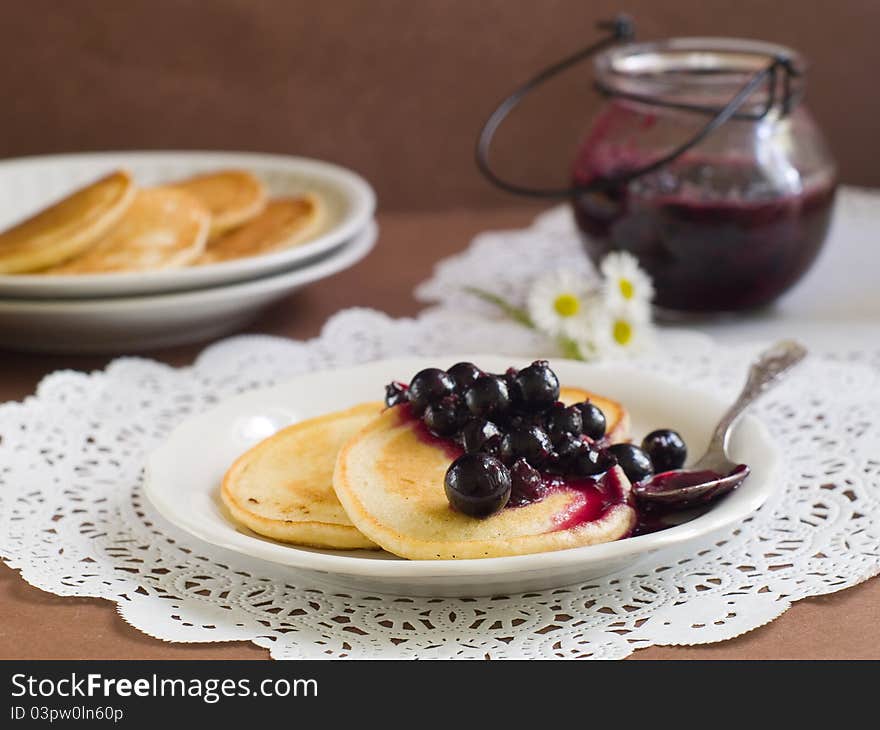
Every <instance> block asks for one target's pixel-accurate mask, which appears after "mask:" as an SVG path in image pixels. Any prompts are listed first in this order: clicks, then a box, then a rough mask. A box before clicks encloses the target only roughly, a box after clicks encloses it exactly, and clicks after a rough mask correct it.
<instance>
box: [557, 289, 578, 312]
mask: <svg viewBox="0 0 880 730" xmlns="http://www.w3.org/2000/svg"><path fill="white" fill-rule="evenodd" d="M580 308H581V300H580V299H578V298H577V297H576V296H575V295H574V294H560V295H559V296H558V297H556V299H554V300H553V309H555V310H556V314H558V315H559V316H560V317H574V315H576V314H577V313H578V312H579V311H580Z"/></svg>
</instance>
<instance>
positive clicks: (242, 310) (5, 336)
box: [0, 222, 378, 353]
mask: <svg viewBox="0 0 880 730" xmlns="http://www.w3.org/2000/svg"><path fill="white" fill-rule="evenodd" d="M377 232H378V227H377V225H376V223H375V222H370V223H368V224H367V227H366V228H365V229H364V230H363V231H362V232H361V233H360V234H358V235H357V236H355V237H354V238H353V239H352V240H351V241H349V242H347V243H345V244H343V245H342V246H341V247H340V248H338V249H337V250H335V251H333V252H332V253H331V254H329V255H327V256H325V257H323V258H321V259H319V260H317V261H315V262H313V263H311V264H308V265H307V266H302V267H298V268H294V269H293V270H291V271H282V272H281V273H276V274H272V275H270V276H265V277H263V278H261V279H254V280H252V281H246V282H242V283H236V284H227V285H226V286H219V287H213V288H210V289H198V290H196V291H187V292H180V293H172V294H154V295H150V296H138V297H120V298H112V299H58V300H48V301H39V300H30V299H4V300H0V347H6V348H9V349H14V350H32V351H41V352H68V353H85V352H127V353H130V352H136V351H139V350H151V349H154V348H158V347H170V346H172V345H181V344H184V343H187V342H197V341H200V340H207V339H211V338H214V337H219V336H220V335H224V334H227V333H229V332H233V331H235V330H237V329H240V328H242V327H244V326H245V325H247V324H248V323H249V322H250V321H251V320H253V319H254V318H255V317H256V316H257V315H258V314H259V313H260V311H261V310H262V309H264V308H265V307H267V306H269V305H270V304H272V303H273V302H276V301H278V300H279V299H282V298H284V297H285V296H287V295H288V294H290V293H291V292H293V291H294V290H296V289H299V288H300V287H302V286H305V285H306V284H310V283H312V282H314V281H318V280H319V279H323V278H326V277H328V276H331V275H332V274H335V273H337V272H339V271H342V270H343V269H347V268H348V267H350V266H353V265H354V264H356V263H357V262H358V261H360V260H361V259H362V258H364V256H366V255H367V254H368V253H369V252H370V250H371V249H372V248H373V245H374V244H375V242H376V236H377Z"/></svg>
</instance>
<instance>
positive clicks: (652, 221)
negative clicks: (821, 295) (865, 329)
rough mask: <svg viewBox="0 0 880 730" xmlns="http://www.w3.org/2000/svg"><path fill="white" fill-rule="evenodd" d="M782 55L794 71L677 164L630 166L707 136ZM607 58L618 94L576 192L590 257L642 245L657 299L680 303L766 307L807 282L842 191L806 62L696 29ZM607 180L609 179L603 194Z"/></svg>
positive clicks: (611, 96)
mask: <svg viewBox="0 0 880 730" xmlns="http://www.w3.org/2000/svg"><path fill="white" fill-rule="evenodd" d="M768 58H782V59H786V64H787V65H788V67H787V68H786V69H785V70H784V72H780V73H778V74H768V78H767V79H766V80H764V81H761V82H760V83H757V84H756V85H755V88H754V90H752V91H751V92H750V93H748V94H745V95H744V96H743V100H742V104H741V105H740V107H739V109H738V110H737V113H736V114H734V115H733V116H732V117H731V118H730V119H728V120H727V121H725V122H724V123H723V124H720V125H719V126H717V128H715V129H714V130H712V131H711V132H710V133H708V134H706V135H705V137H704V138H703V139H701V140H700V141H699V142H698V143H696V144H693V145H692V146H690V148H689V149H687V150H686V151H684V152H683V153H682V154H680V155H674V156H673V158H672V159H671V160H670V161H669V162H668V163H666V164H663V165H661V166H659V167H658V168H657V169H654V170H649V171H646V172H644V173H643V174H636V175H635V176H632V175H628V173H631V172H633V171H635V172H638V171H640V170H644V169H645V168H646V167H648V166H650V163H651V162H652V161H655V160H657V159H658V158H661V157H664V156H668V155H669V152H670V151H671V150H675V148H676V147H677V146H679V145H681V144H682V142H683V141H684V140H688V139H693V138H694V136H695V135H697V134H699V132H700V130H701V129H702V128H703V127H704V126H705V125H706V119H707V115H708V114H712V113H713V112H714V111H716V110H718V109H721V108H723V107H724V106H725V105H726V104H728V102H729V100H730V99H731V98H732V97H734V96H735V95H736V94H737V93H738V92H739V91H740V90H741V89H742V88H743V86H744V84H746V83H747V82H748V80H749V79H750V78H754V74H755V73H756V72H759V71H760V70H761V69H762V68H764V67H766V64H767V60H768ZM595 68H596V75H597V85H598V86H599V88H600V89H602V90H603V91H605V92H606V95H607V101H606V103H605V104H604V105H603V107H602V108H601V109H600V111H599V113H598V114H597V116H596V117H595V119H594V120H593V123H592V126H591V127H590V129H589V131H588V133H587V135H586V137H585V139H584V141H583V143H582V144H581V146H580V150H579V152H578V154H577V158H576V161H575V163H574V170H573V180H574V185H575V188H576V191H575V192H574V193H573V196H572V204H573V206H574V213H575V219H576V221H577V225H578V228H579V229H580V231H581V234H582V238H583V243H584V246H585V247H586V250H587V253H588V254H589V255H590V257H591V258H592V259H593V260H594V261H598V260H600V259H601V258H602V257H603V256H604V255H605V254H606V253H608V252H609V251H629V252H630V253H632V254H633V255H635V256H636V257H637V258H638V260H639V263H640V264H641V266H642V267H643V268H644V269H645V270H646V271H647V272H648V273H649V274H650V275H651V277H652V278H653V281H654V287H655V289H656V298H655V304H656V306H657V307H658V308H659V309H660V310H661V311H663V310H665V311H667V312H671V313H672V312H734V311H740V310H746V309H752V308H756V307H761V306H763V305H766V304H768V303H770V302H772V301H773V300H775V299H776V298H777V297H779V296H780V295H781V294H782V293H783V292H784V291H786V290H787V289H788V288H789V287H791V286H792V285H794V284H795V283H796V282H797V281H798V280H799V279H800V278H801V277H802V276H803V275H804V274H805V273H806V271H807V270H808V269H809V268H810V266H811V264H812V263H813V261H814V260H815V259H816V256H817V254H818V253H819V250H820V248H821V247H822V244H823V242H824V240H825V237H826V233H827V231H828V226H829V223H830V219H831V211H832V204H833V201H834V194H835V189H836V176H835V167H834V163H833V162H832V159H831V157H830V155H829V153H828V150H827V148H826V145H825V142H824V141H823V139H822V135H821V133H820V131H819V129H818V127H817V126H816V123H815V122H814V121H813V118H812V117H811V116H810V113H809V112H808V111H807V109H806V107H805V106H804V104H803V103H802V101H801V99H802V97H803V91H804V85H805V74H804V71H805V69H804V62H803V59H802V58H801V57H800V56H799V55H798V54H797V53H795V52H794V51H792V50H790V49H787V48H783V47H780V46H774V45H771V44H766V43H758V42H754V41H745V40H735V39H699V38H692V39H689V38H682V39H671V40H668V41H664V42H659V43H645V44H628V45H624V46H618V47H615V48H612V49H610V50H607V51H605V52H603V53H602V54H600V55H598V56H597V57H596V59H595ZM615 178H617V179H618V180H619V182H616V183H615V182H614V180H615ZM597 180H605V181H607V182H608V184H606V185H604V186H600V187H597V188H596V189H594V190H590V183H592V182H594V181H597ZM578 188H579V189H581V190H582V192H577V189H578Z"/></svg>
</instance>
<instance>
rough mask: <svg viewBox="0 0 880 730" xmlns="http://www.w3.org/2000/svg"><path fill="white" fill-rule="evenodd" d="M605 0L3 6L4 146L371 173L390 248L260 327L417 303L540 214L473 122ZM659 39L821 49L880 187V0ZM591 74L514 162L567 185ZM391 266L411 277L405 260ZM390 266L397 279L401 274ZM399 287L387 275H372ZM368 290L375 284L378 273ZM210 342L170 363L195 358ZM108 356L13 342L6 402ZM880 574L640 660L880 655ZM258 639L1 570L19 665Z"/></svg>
mask: <svg viewBox="0 0 880 730" xmlns="http://www.w3.org/2000/svg"><path fill="white" fill-rule="evenodd" d="M618 8H619V6H618V5H617V4H616V3H614V2H607V1H605V0H594V1H593V2H585V1H584V0H544V1H543V2H527V1H526V0H508V1H507V2H501V1H500V0H493V1H491V2H485V1H484V2H467V1H465V0H456V1H447V2H440V1H439V0H438V1H435V2H412V1H410V2H406V1H404V0H378V1H375V2H366V1H364V2H353V1H350V0H345V1H342V0H334V1H332V2H315V0H310V1H309V2H282V1H281V0H271V1H265V2H261V1H259V0H201V1H200V2H194V1H192V0H177V1H175V2H170V1H168V0H163V1H156V0H154V1H147V0H124V1H123V2H120V1H119V0H78V1H77V2H75V3H72V2H71V3H64V2H58V1H54V2H51V1H50V0H28V2H26V3H24V2H23V3H13V2H5V3H2V7H0V29H2V31H3V39H2V43H0V99H2V100H3V107H2V110H3V111H2V116H0V157H8V156H17V155H24V154H43V153H47V152H65V151H78V150H95V149H135V148H153V149H160V148H188V149H211V148H219V149H241V150H261V151H270V152H284V153H293V154H302V155H308V156H314V157H320V158H325V159H330V160H336V161H339V162H341V163H343V164H345V165H348V166H351V167H354V168H355V169H358V170H359V171H361V172H362V173H363V174H365V175H366V176H367V177H368V178H369V179H370V180H371V181H372V182H373V183H374V185H375V186H376V187H377V189H378V192H379V197H380V208H381V211H382V212H381V213H380V216H379V223H380V228H381V231H382V234H381V240H380V245H379V248H378V249H377V251H376V252H375V253H374V254H373V255H372V256H370V257H369V258H368V259H367V260H365V261H364V262H362V263H360V264H359V265H358V266H356V267H354V268H353V269H351V270H350V271H347V272H344V273H342V274H340V275H338V276H336V277H334V278H332V279H330V280H328V282H326V283H322V284H321V285H320V286H313V287H309V288H307V289H306V290H304V291H302V292H299V293H297V294H295V295H294V296H293V297H291V298H290V299H288V300H286V301H284V302H282V303H280V304H279V305H277V306H276V307H274V308H273V309H272V310H270V311H269V312H267V313H266V315H265V316H264V317H263V318H262V319H261V320H260V321H259V322H257V323H256V324H255V325H254V326H253V327H252V328H251V329H252V331H255V332H267V333H274V334H282V335H287V336H293V337H300V338H301V337H311V336H314V335H315V334H317V332H318V331H319V329H320V326H321V323H322V322H323V321H324V320H325V319H326V318H327V317H328V316H329V315H330V314H332V313H333V312H334V311H336V310H337V309H339V308H342V307H347V306H353V305H365V306H372V307H377V308H379V309H383V310H385V311H387V312H389V313H390V314H392V315H395V316H400V315H409V314H413V313H414V312H415V311H416V310H417V306H418V305H417V303H416V302H415V301H414V300H413V299H412V297H411V291H412V288H413V286H414V285H415V284H416V283H417V282H419V281H420V280H422V279H424V278H426V277H427V276H428V274H429V273H430V269H431V266H432V264H433V262H434V261H435V260H436V259H437V258H439V257H442V256H447V255H449V254H451V253H453V252H454V251H456V250H458V249H460V248H462V247H463V246H465V245H466V244H467V243H468V241H469V240H470V239H471V238H472V237H473V236H474V235H475V234H476V233H478V232H479V231H481V230H485V229H490V228H500V227H508V226H523V225H525V224H527V223H528V221H529V220H530V219H531V217H532V216H533V215H534V214H535V212H536V210H537V209H536V208H535V207H534V205H533V204H531V203H524V202H522V201H518V200H516V199H511V198H509V197H507V196H505V195H503V194H501V193H498V192H496V191H494V190H493V189H491V188H490V187H489V186H488V185H487V184H486V183H485V182H484V181H483V180H482V179H481V178H480V177H479V175H478V174H477V173H476V172H475V170H474V167H473V163H472V148H473V141H474V138H475V135H476V131H477V129H478V127H479V125H480V123H481V122H482V120H483V119H484V117H485V116H486V115H487V114H488V113H489V111H491V108H492V107H493V105H494V102H495V101H496V100H497V99H498V98H499V97H500V96H501V95H503V94H504V93H506V92H507V91H508V90H509V89H510V87H511V85H512V84H514V83H516V82H517V81H520V80H522V79H523V78H525V77H527V76H528V75H529V74H530V72H532V71H533V70H535V69H536V68H538V67H540V66H541V65H543V64H546V63H548V62H551V61H553V60H556V59H557V58H558V57H560V56H562V55H564V54H565V53H567V52H569V51H571V50H573V49H576V48H578V47H579V46H581V45H583V44H585V43H586V42H588V41H589V39H590V38H591V37H592V36H593V25H594V22H595V20H596V19H598V18H601V17H608V16H610V15H612V14H613V13H614V12H615V11H616V10H618ZM626 10H628V11H629V12H630V13H632V14H633V15H634V16H636V18H637V21H638V28H639V36H640V37H641V38H643V39H647V38H656V37H662V36H668V35H672V34H678V35H685V34H703V35H713V34H714V35H721V34H723V35H739V36H750V37H759V38H764V39H769V40H774V41H778V42H782V43H786V44H789V45H792V46H794V47H796V48H798V49H800V50H801V51H803V52H804V53H805V54H806V55H807V56H808V57H809V58H810V59H811V60H812V62H813V64H814V71H813V74H812V78H811V81H810V88H809V100H810V105H811V106H812V107H813V109H814V111H815V113H816V115H817V117H818V118H819V120H820V123H821V124H822V125H823V127H824V128H825V130H826V132H827V134H828V137H829V139H830V142H831V146H832V148H833V149H834V151H835V153H836V156H837V159H838V161H839V163H840V166H841V171H842V178H843V179H844V181H846V182H850V183H856V184H864V185H880V166H878V164H877V162H878V159H877V154H876V150H877V142H876V122H875V120H876V119H877V118H878V112H880V95H878V94H876V91H875V90H876V74H877V70H878V61H880V51H878V45H877V38H876V31H877V28H878V27H880V3H877V2H872V0H848V1H846V2H830V1H828V2H821V1H819V0H775V1H774V2H760V1H758V0H736V1H730V2H721V1H720V0H718V1H713V2H699V1H698V0H665V1H664V2H657V1H654V2H651V1H648V0H639V1H636V0H631V1H630V2H628V3H627V7H626ZM589 79H590V74H589V71H588V69H586V68H585V69H584V70H583V71H581V72H579V73H574V74H572V75H571V76H570V77H569V78H568V79H566V80H564V81H561V82H559V83H556V84H554V85H553V87H552V88H549V89H548V90H547V91H546V92H545V93H543V94H542V98H539V99H536V104H534V105H532V106H531V107H530V108H529V109H527V110H525V111H524V113H523V114H522V115H520V116H518V118H517V119H516V122H515V124H514V125H513V126H512V127H511V128H510V130H509V131H508V134H506V135H505V136H504V138H503V139H502V140H501V143H502V144H501V147H502V151H501V154H500V157H501V158H502V159H503V160H504V162H505V164H506V168H507V169H508V170H509V171H510V172H511V174H514V173H515V174H519V175H522V176H524V177H528V178H529V179H531V180H536V181H543V182H549V181H555V180H558V179H559V178H560V177H561V176H563V175H564V174H565V171H566V170H567V168H568V164H569V158H570V157H571V152H572V148H573V145H574V144H575V142H576V140H577V138H578V135H579V133H580V131H581V130H582V128H583V124H584V122H585V120H586V119H587V118H588V116H589V114H590V111H591V109H592V108H593V105H594V104H595V100H594V99H593V98H592V96H591V94H590V92H589ZM389 261H391V262H394V265H393V271H391V270H390V268H389V264H388V262H389ZM389 273H392V274H393V275H391V276H389ZM377 281H381V282H382V286H381V287H377V286H375V282H377ZM371 284H373V285H372V286H371ZM200 347H201V346H193V347H188V348H180V349H176V350H173V351H165V352H161V353H149V355H151V356H153V357H157V358H160V359H162V360H164V361H167V362H169V363H172V364H175V365H182V364H186V363H188V362H190V361H191V360H192V358H193V357H194V356H195V354H196V353H197V352H198V350H199V349H200ZM105 363H106V358H100V357H90V358H85V357H81V358H71V357H66V358H60V357H48V356H32V355H20V354H13V353H4V352H0V402H3V401H6V400H20V399H22V398H24V397H25V396H27V395H28V394H30V393H32V392H33V390H34V388H35V387H36V384H37V383H38V381H39V379H40V378H41V377H42V376H43V375H45V374H46V373H48V372H51V371H52V370H56V369H59V368H62V367H73V368H77V369H84V370H88V369H93V368H100V367H103V366H104V365H105ZM878 602H880V581H876V580H875V581H869V582H868V583H866V584H864V585H862V586H859V587H857V588H854V589H851V590H848V591H844V592H842V593H839V594H835V595H832V596H828V597H824V598H818V599H810V600H807V601H803V602H801V603H799V604H797V605H795V606H794V607H793V608H792V609H791V610H790V611H789V612H788V613H787V614H785V615H784V616H783V617H782V618H780V619H779V620H777V621H775V622H773V623H772V624H770V625H768V626H765V627H762V628H760V629H758V630H756V631H754V632H751V633H750V634H748V635H746V636H744V637H741V638H738V639H734V640H732V641H729V642H725V643H722V644H713V645H710V646H706V647H694V648H663V647H655V648H651V649H646V650H644V651H640V652H638V653H637V654H636V658H660V657H671V658H686V657H697V658H716V657H717V658H815V657H820V658H831V657H848V658H873V659H878V658H880V622H877V621H876V605H877V604H878ZM265 656H266V652H265V651H264V650H262V649H258V648H257V647H254V646H253V645H251V644H246V643H233V644H223V645H211V644H208V645H179V644H165V643H162V642H158V641H155V640H153V639H150V638H149V637H146V636H145V635H143V634H140V633H139V632H137V631H135V630H133V629H131V628H130V627H128V626H127V625H125V624H124V623H123V622H122V621H121V620H120V619H119V618H118V616H116V614H115V612H114V610H113V608H112V606H111V605H110V604H109V603H106V602H103V601H98V600H93V599H72V598H60V597H57V596H53V595H50V594H47V593H43V592H41V591H39V590H37V589H35V588H32V587H30V586H28V585H27V584H25V583H24V582H23V581H21V580H20V578H19V577H18V576H17V575H16V574H15V573H14V571H12V570H10V569H8V568H6V567H4V566H0V657H2V658H27V657H32V658H50V657H67V658H101V657H106V658H140V657H143V658H159V657H168V658H202V657H204V658H207V657H253V658H260V657H265Z"/></svg>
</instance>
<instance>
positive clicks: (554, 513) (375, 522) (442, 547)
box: [333, 388, 636, 560]
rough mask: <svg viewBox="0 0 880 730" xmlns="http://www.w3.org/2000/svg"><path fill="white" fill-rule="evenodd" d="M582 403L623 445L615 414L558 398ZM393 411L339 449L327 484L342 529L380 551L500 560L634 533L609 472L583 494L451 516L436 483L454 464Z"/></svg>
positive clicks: (620, 487)
mask: <svg viewBox="0 0 880 730" xmlns="http://www.w3.org/2000/svg"><path fill="white" fill-rule="evenodd" d="M587 398H589V399H590V400H591V401H592V402H593V403H595V404H596V405H597V406H599V407H600V408H602V409H603V410H606V409H607V411H606V413H607V415H608V416H610V417H609V418H608V422H609V432H610V433H612V434H614V437H615V438H618V439H619V438H623V437H624V436H625V434H624V431H623V428H622V424H623V422H624V421H625V420H626V417H625V411H624V410H623V408H622V407H621V406H619V405H617V404H612V402H610V401H607V400H606V399H601V398H599V397H596V396H592V395H591V394H589V393H587V392H585V391H579V390H577V389H572V388H563V389H562V392H561V394H560V400H562V401H563V402H565V403H569V404H570V403H575V402H580V401H583V400H586V399H587ZM402 408H404V406H396V407H394V408H389V409H387V410H385V411H384V412H383V413H382V415H381V416H380V417H379V418H377V419H375V420H374V421H372V422H371V423H369V425H367V426H366V427H365V428H364V429H363V430H362V431H360V432H359V433H358V434H357V436H355V437H354V438H353V439H351V440H350V441H348V442H347V443H346V445H345V446H344V447H343V449H342V451H341V452H340V454H339V457H338V459H337V462H336V469H335V471H334V475H333V487H334V489H335V490H336V494H337V496H338V497H339V501H340V502H341V503H342V506H343V507H344V508H345V511H346V513H347V514H348V516H349V518H350V519H351V521H352V522H353V523H354V525H355V526H356V527H357V528H358V529H360V531H361V532H363V533H364V534H365V535H366V536H367V537H369V538H370V539H372V540H373V541H375V542H376V543H378V544H379V545H381V546H382V547H383V548H384V549H385V550H387V551H389V552H391V553H394V554H395V555H399V556H401V557H404V558H410V559H413V560H449V559H461V558H489V557H502V556H507V555H522V554H527V553H537V552H545V551H550V550H562V549H565V548H573V547H581V546H584V545H593V544H597V543H602V542H610V541H612V540H617V539H618V538H621V537H625V536H626V535H628V534H629V533H630V532H631V531H632V529H633V527H634V526H635V522H636V513H635V510H634V508H633V506H632V498H631V490H632V485H631V484H630V483H629V480H628V479H627V478H626V476H625V474H624V473H623V470H622V469H621V468H620V467H618V466H614V467H613V468H611V469H610V470H608V471H607V472H606V474H605V475H604V476H602V477H601V478H600V481H599V482H598V483H597V484H595V485H593V486H589V487H588V488H584V486H583V485H580V486H579V487H578V488H571V487H560V488H553V489H551V490H550V491H549V492H548V493H547V495H546V496H544V497H543V498H541V499H540V500H538V501H535V502H531V503H528V504H525V505H523V506H519V507H515V508H511V509H502V510H501V511H500V512H497V513H495V514H493V515H491V516H489V517H486V518H483V519H476V518H474V517H470V516H468V515H465V514H462V513H460V512H458V511H456V510H454V509H451V508H450V505H449V501H448V499H447V497H446V494H445V491H444V477H445V474H446V471H447V469H448V468H449V465H450V463H451V461H452V459H453V458H454V455H450V453H448V450H447V449H444V448H443V447H438V445H437V444H436V443H432V442H431V441H430V440H426V439H425V438H424V436H423V435H422V432H421V428H422V427H421V424H420V423H419V421H418V420H416V419H413V418H410V417H407V415H406V413H407V411H405V410H401V409H402ZM612 419H615V422H613V423H612ZM591 484H592V483H591Z"/></svg>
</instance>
